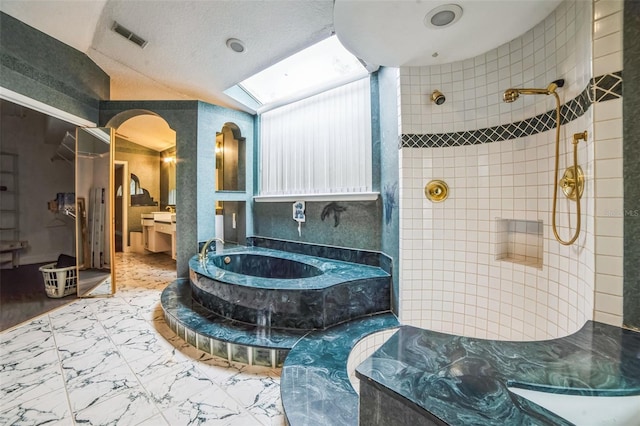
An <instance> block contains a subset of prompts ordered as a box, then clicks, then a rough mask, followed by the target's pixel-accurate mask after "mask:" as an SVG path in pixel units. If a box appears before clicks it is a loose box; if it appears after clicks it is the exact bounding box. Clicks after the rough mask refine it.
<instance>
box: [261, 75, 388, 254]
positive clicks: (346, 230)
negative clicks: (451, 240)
mask: <svg viewBox="0 0 640 426" xmlns="http://www.w3.org/2000/svg"><path fill="white" fill-rule="evenodd" d="M379 101H380V99H379V84H378V75H377V73H374V74H372V76H371V136H372V180H373V182H372V187H373V190H374V191H380V190H381V189H380V188H381V185H380V178H381V167H382V163H383V161H382V160H381V157H382V155H383V152H382V148H381V136H380V102H379ZM395 115H396V116H397V113H396V114H395ZM396 120H397V117H396ZM256 122H257V123H259V119H258V120H256ZM396 127H397V126H396ZM256 133H257V134H258V133H259V131H257V132H256ZM257 139H259V134H258V136H257ZM395 147H396V150H397V142H396V143H395ZM256 149H259V145H258V147H257V148H256ZM256 158H258V156H257V155H256ZM396 158H397V153H396ZM386 161H388V160H385V162H386ZM396 167H397V165H396ZM257 179H258V174H257V171H255V180H254V184H255V186H256V188H257ZM329 203H330V202H329V201H326V202H311V201H307V202H306V222H305V223H304V224H303V225H302V235H301V236H298V228H297V222H295V221H294V220H293V219H292V204H293V203H292V202H260V203H255V204H254V207H253V222H254V228H253V229H254V235H258V236H261V237H270V238H277V239H284V240H291V241H300V242H305V243H312V244H325V245H332V246H339V247H349V248H358V249H364V250H376V251H380V250H381V247H382V245H381V239H382V235H381V232H382V201H381V200H380V199H378V200H377V201H348V202H338V203H337V204H338V206H340V207H342V208H344V209H345V210H344V211H343V212H341V213H340V214H339V224H338V226H335V220H334V214H333V213H332V214H330V217H326V218H325V220H324V221H323V220H322V219H321V216H322V211H323V210H324V208H325V207H326V206H327V205H328V204H329ZM396 239H397V237H396Z"/></svg>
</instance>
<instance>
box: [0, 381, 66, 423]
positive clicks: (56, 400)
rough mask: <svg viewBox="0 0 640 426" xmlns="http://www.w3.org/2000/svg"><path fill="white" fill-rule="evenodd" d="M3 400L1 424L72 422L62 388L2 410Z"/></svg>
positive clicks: (0, 416) (0, 414) (0, 413)
mask: <svg viewBox="0 0 640 426" xmlns="http://www.w3.org/2000/svg"><path fill="white" fill-rule="evenodd" d="M4 405H5V402H4V401H3V403H2V404H1V405H0V406H1V407H2V408H3V409H2V410H1V411H0V424H3V425H27V424H38V425H44V424H46V425H69V424H72V420H71V412H70V411H69V404H68V403H67V398H66V395H65V391H64V388H60V389H58V390H56V391H54V392H50V393H46V394H43V395H40V396H39V397H37V398H33V399H30V400H28V401H24V402H22V403H20V404H17V405H13V406H12V407H11V408H9V409H7V410H4Z"/></svg>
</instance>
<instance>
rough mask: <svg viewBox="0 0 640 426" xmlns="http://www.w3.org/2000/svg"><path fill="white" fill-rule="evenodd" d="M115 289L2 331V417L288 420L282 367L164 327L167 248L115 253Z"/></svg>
mask: <svg viewBox="0 0 640 426" xmlns="http://www.w3.org/2000/svg"><path fill="white" fill-rule="evenodd" d="M115 269H116V275H117V278H116V285H117V292H116V294H115V295H114V296H113V297H109V298H93V299H91V298H90V299H81V300H77V301H75V302H73V303H71V304H69V305H66V306H64V307H61V308H59V309H56V310H54V311H51V312H49V313H48V314H46V315H43V316H41V317H38V318H35V319H33V320H32V321H30V322H27V323H24V324H22V325H20V326H18V327H16V328H14V329H9V330H5V331H4V332H2V333H0V424H27V425H28V424H33V425H38V424H47V425H70V424H73V423H76V424H80V423H82V424H88V425H106V424H118V425H140V426H162V425H170V426H172V425H176V426H182V425H231V426H251V425H257V426H262V425H273V426H282V425H284V424H285V421H284V416H283V411H282V406H281V403H280V393H279V387H280V385H279V383H280V369H271V368H265V367H249V366H246V365H243V364H236V363H230V362H228V361H226V360H222V359H220V358H215V357H212V356H211V355H209V354H206V353H204V352H202V351H200V350H198V349H196V348H194V347H192V346H190V345H188V344H187V343H186V342H185V341H184V340H183V339H181V338H179V337H178V336H176V334H175V333H174V332H173V331H172V330H171V329H170V328H169V327H168V326H167V324H166V323H165V321H164V317H163V313H162V308H161V307H160V303H159V301H160V293H161V292H162V290H163V289H164V288H165V287H166V286H167V285H168V284H169V283H170V282H172V281H173V280H175V277H176V275H175V262H174V261H173V260H171V258H170V257H169V256H166V255H149V256H145V255H139V254H122V253H117V255H116V263H115Z"/></svg>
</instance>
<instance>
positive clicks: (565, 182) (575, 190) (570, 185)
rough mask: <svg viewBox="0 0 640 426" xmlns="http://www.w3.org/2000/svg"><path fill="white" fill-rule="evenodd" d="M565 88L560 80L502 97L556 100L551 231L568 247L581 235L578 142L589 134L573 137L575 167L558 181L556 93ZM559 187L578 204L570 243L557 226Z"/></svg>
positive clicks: (581, 184)
mask: <svg viewBox="0 0 640 426" xmlns="http://www.w3.org/2000/svg"><path fill="white" fill-rule="evenodd" d="M562 86H564V80H563V79H559V80H555V81H553V82H551V84H549V86H547V88H546V89H514V88H511V89H507V90H506V91H505V92H504V95H503V96H502V99H503V100H504V101H505V102H514V101H515V100H516V99H518V97H519V96H520V95H553V97H554V98H555V100H556V160H555V172H554V175H553V176H554V177H553V182H554V190H553V208H552V213H551V229H552V230H553V235H554V236H555V237H556V240H558V242H559V243H560V244H562V245H565V246H568V245H571V244H573V243H574V242H575V241H576V240H577V239H578V235H580V225H581V224H580V217H581V210H580V198H581V196H582V192H583V190H584V174H583V173H582V168H581V167H580V166H578V142H579V141H580V140H584V141H586V140H587V132H586V131H584V132H582V133H576V134H575V135H573V166H572V167H569V168H568V169H567V171H566V172H565V173H564V176H563V177H562V180H560V181H558V168H559V163H560V124H561V120H560V97H559V96H558V93H556V89H557V88H558V87H562ZM558 187H560V188H562V191H563V192H564V194H565V195H566V196H567V198H569V199H571V200H573V201H575V202H576V216H577V219H576V231H575V233H574V234H573V236H572V237H571V239H569V240H568V241H565V240H563V239H562V238H560V235H559V234H558V227H557V226H556V215H557V213H556V207H557V204H558Z"/></svg>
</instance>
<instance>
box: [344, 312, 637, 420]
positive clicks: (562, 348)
mask: <svg viewBox="0 0 640 426" xmlns="http://www.w3.org/2000/svg"><path fill="white" fill-rule="evenodd" d="M356 375H357V377H358V378H359V379H360V380H361V386H362V384H365V385H368V386H371V388H370V389H369V390H371V389H373V391H374V392H382V393H383V394H388V395H391V396H392V397H394V398H395V399H396V401H397V400H400V401H402V402H403V404H404V405H405V406H406V407H409V408H408V409H409V410H414V411H417V412H418V413H420V412H421V413H423V414H424V416H425V419H430V420H431V421H432V422H433V423H434V424H443V423H439V422H444V424H452V425H455V424H465V425H466V424H483V425H494V424H495V425H503V424H571V423H569V422H568V421H566V420H564V419H562V418H561V417H559V416H557V415H555V414H554V413H551V412H550V411H548V410H546V409H544V408H542V407H540V406H538V405H536V404H533V403H531V402H529V401H528V400H526V399H525V398H521V397H519V396H517V395H515V394H513V393H511V392H509V390H508V389H507V387H522V388H528V389H532V390H539V391H545V392H554V393H562V394H571V395H587V396H603V397H606V396H630V395H640V333H637V332H634V331H631V330H627V329H622V328H618V327H612V326H609V325H605V324H601V323H596V322H592V321H588V322H587V323H586V324H585V325H584V326H583V327H582V328H581V329H580V330H579V331H578V332H576V333H574V334H572V335H570V336H566V337H563V338H559V339H553V340H546V341H536V342H507V341H496V340H483V339H475V338H470V337H462V336H453V335H449V334H445V333H438V332H435V331H430V330H424V329H419V328H415V327H411V326H402V327H401V328H400V329H399V331H398V332H397V333H396V334H394V335H393V336H392V337H391V338H390V339H389V340H388V341H387V342H386V343H385V344H384V345H383V346H382V347H381V348H380V349H378V351H376V352H375V353H374V354H373V355H372V356H371V357H370V358H368V359H367V360H365V362H363V363H362V364H361V365H360V366H359V367H358V368H357V369H356ZM369 409H370V410H376V409H379V408H376V407H367V404H363V403H362V401H361V420H362V416H363V410H364V411H365V413H364V416H369V415H370V414H371V413H369V412H368V411H367V410H369Z"/></svg>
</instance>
